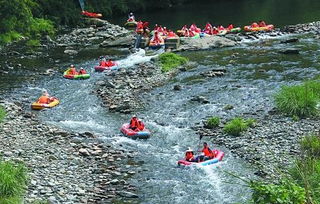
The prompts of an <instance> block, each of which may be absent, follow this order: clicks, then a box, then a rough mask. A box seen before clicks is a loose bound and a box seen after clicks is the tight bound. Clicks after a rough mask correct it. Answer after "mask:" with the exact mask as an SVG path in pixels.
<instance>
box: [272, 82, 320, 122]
mask: <svg viewBox="0 0 320 204" xmlns="http://www.w3.org/2000/svg"><path fill="white" fill-rule="evenodd" d="M319 102H320V82H319V81H307V82H305V83H303V84H301V85H296V86H284V87H282V88H281V90H280V91H279V92H278V93H277V94H276V95H275V103H276V107H277V109H278V110H279V111H280V112H282V113H284V114H286V115H289V116H293V117H299V118H304V117H310V116H318V115H319V110H318V107H317V106H318V104H319Z"/></svg>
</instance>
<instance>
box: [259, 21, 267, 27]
mask: <svg viewBox="0 0 320 204" xmlns="http://www.w3.org/2000/svg"><path fill="white" fill-rule="evenodd" d="M266 26H267V25H266V23H265V22H264V21H261V22H260V23H259V27H266Z"/></svg>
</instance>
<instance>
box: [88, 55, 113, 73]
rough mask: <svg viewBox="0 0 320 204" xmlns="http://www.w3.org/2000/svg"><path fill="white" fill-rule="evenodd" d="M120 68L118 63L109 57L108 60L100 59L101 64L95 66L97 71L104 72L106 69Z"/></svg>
mask: <svg viewBox="0 0 320 204" xmlns="http://www.w3.org/2000/svg"><path fill="white" fill-rule="evenodd" d="M117 68H118V64H117V63H116V62H114V61H112V60H111V59H109V60H108V61H107V60H106V59H105V58H103V59H101V60H100V62H99V65H97V66H95V67H94V70H95V71H96V72H103V71H105V70H115V69H117Z"/></svg>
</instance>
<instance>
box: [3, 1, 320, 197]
mask: <svg viewBox="0 0 320 204" xmlns="http://www.w3.org/2000/svg"><path fill="white" fill-rule="evenodd" d="M217 2H218V3H215V5H214V6H215V7H214V8H215V9H216V10H221V9H219V8H220V7H221V6H222V5H220V4H222V3H221V2H220V1H217ZM219 2H220V3H219ZM232 2H233V3H235V4H237V5H238V4H239V5H238V6H236V7H237V8H239V12H240V11H241V12H242V13H245V14H246V15H245V17H242V18H241V20H239V19H238V21H239V22H238V21H236V22H235V24H236V23H239V24H243V23H245V22H247V21H251V20H252V19H253V16H252V15H253V14H256V16H255V18H258V14H257V13H258V11H255V8H257V7H259V5H257V3H255V4H253V6H252V7H254V8H252V11H254V12H253V14H251V15H249V12H244V10H243V9H245V10H247V11H250V9H249V8H243V7H240V2H242V1H236V0H233V1H228V2H227V3H226V4H228V5H229V4H230V6H229V7H234V6H235V4H232ZM237 2H238V3H237ZM255 2H259V3H260V5H261V7H262V6H263V5H264V6H266V5H268V3H267V2H268V1H261V2H260V1H255ZM269 2H270V1H269ZM281 2H283V1H281ZM286 2H287V3H288V1H286ZM299 2H301V1H299ZM299 2H296V4H293V5H298V4H300V3H299ZM307 2H308V5H309V6H310V7H312V8H313V9H315V10H318V9H317V8H318V4H315V2H316V1H312V0H309V1H307ZM219 5H220V6H219ZM254 5H255V6H254ZM312 5H314V6H312ZM193 6H195V4H193ZM197 6H199V7H201V5H197ZM304 6H305V4H304ZM189 7H190V6H187V7H186V8H185V7H184V8H185V9H191V8H192V7H190V8H189ZM224 7H225V4H224ZM282 7H285V6H282ZM296 7H298V6H294V7H293V8H296ZM221 8H222V7H221ZM197 9H200V10H201V9H202V10H203V11H205V12H204V13H203V15H201V16H202V17H201V19H197V18H192V19H193V20H192V21H195V22H198V23H202V24H204V23H205V21H207V20H204V19H208V18H211V17H212V18H213V17H215V19H219V20H218V22H219V23H221V24H227V23H229V22H231V20H233V19H234V18H233V19H229V18H228V16H229V15H225V16H227V17H226V18H220V17H219V16H218V15H217V16H215V15H216V14H214V12H209V11H210V9H204V8H197ZM313 9H311V10H310V12H309V15H310V16H311V15H312V12H313ZM176 11H177V15H178V14H179V13H181V12H180V11H181V10H179V9H178V10H177V9H176ZM178 11H179V12H178ZM233 11H235V10H233ZM272 11H273V10H272ZM285 11H286V10H285ZM297 11H298V9H297ZM184 12H185V11H184ZM270 12H271V11H270ZM286 12H287V11H286ZM286 12H282V13H286ZM227 13H228V10H227V11H226V14H227ZM271 13H272V12H271ZM274 13H277V15H271V14H264V16H262V17H263V19H266V20H267V21H268V20H270V21H271V20H273V19H275V18H277V16H279V15H282V14H281V12H276V11H274ZM310 13H311V14H310ZM143 15H146V16H145V18H147V16H148V14H143ZM159 15H160V14H159ZM233 15H235V14H233ZM299 15H300V13H299V12H298V13H297V15H295V18H292V19H291V21H290V20H288V19H287V18H288V16H287V17H286V18H282V20H278V23H279V24H280V25H284V24H287V23H289V24H294V23H300V22H305V21H312V20H316V19H314V17H310V16H309V15H306V16H304V17H303V18H302V17H299ZM178 16H179V15H178ZM183 16H184V17H183ZM183 16H181V19H183V20H186V19H188V18H185V16H186V15H183ZM284 16H286V15H284ZM150 18H151V19H150ZM167 18H168V15H165V12H164V14H161V15H160V17H159V18H157V20H159V21H160V23H162V24H165V22H169V26H172V27H173V28H178V27H179V26H180V24H179V23H177V22H176V21H168V20H166V19H167ZM148 19H150V21H152V17H150V15H149V16H148ZM179 19H180V17H179ZM222 19H223V20H222ZM259 19H261V17H259ZM236 20H237V18H236ZM181 21H182V20H181ZM172 22H175V23H172ZM232 22H233V21H232ZM119 23H120V22H119ZM170 23H172V24H170ZM185 23H189V24H190V23H192V22H191V17H190V20H189V21H188V22H185ZM183 24H184V23H183ZM285 37H288V36H284V37H283V38H285ZM295 37H298V38H299V39H300V40H299V42H298V43H296V44H289V45H288V44H280V43H279V42H280V40H281V39H267V40H264V41H263V42H261V41H257V42H249V43H244V44H242V45H239V46H237V47H233V48H224V49H216V50H210V51H199V52H185V53H182V55H184V56H187V57H188V58H189V59H190V61H194V62H197V64H198V65H197V67H196V68H194V69H191V70H188V71H186V72H182V73H180V74H178V75H177V76H176V77H175V78H174V79H173V80H172V81H170V83H168V84H167V85H164V86H162V87H159V88H156V89H154V90H152V91H151V92H148V93H145V94H143V95H142V96H141V100H143V101H144V102H145V103H146V105H145V107H144V108H143V109H141V110H139V112H137V115H138V116H139V117H140V118H142V119H143V121H144V122H145V123H146V125H147V127H148V128H149V129H151V130H152V134H153V135H152V137H151V138H150V139H148V140H131V139H129V138H126V137H123V136H122V135H120V133H119V128H120V126H121V125H122V124H123V123H125V122H128V121H129V119H130V117H131V115H124V114H118V113H110V112H108V111H107V110H106V109H105V108H103V107H102V106H101V101H100V99H99V98H97V97H96V96H95V95H94V94H93V93H92V91H93V89H94V86H95V85H94V83H95V82H97V81H99V80H100V79H102V78H104V77H105V76H104V74H103V73H95V72H94V70H93V67H94V65H95V64H96V63H97V60H96V58H97V56H99V55H102V54H103V55H109V56H114V57H115V58H117V59H119V60H120V62H121V64H122V65H123V67H124V68H126V69H134V68H135V66H133V65H134V64H135V63H140V62H145V61H149V60H150V58H151V57H148V56H144V55H143V54H142V53H140V54H141V55H140V54H137V55H134V56H132V55H129V56H127V54H128V53H127V52H126V51H122V50H112V49H104V50H99V51H94V52H93V51H90V50H89V51H87V52H84V53H80V54H79V55H78V56H77V58H75V59H72V63H74V64H75V65H76V66H77V67H80V66H83V67H85V68H86V69H87V70H89V72H90V73H91V78H90V79H88V80H81V81H73V80H67V79H64V78H62V72H63V71H64V70H65V69H66V68H67V66H68V64H69V63H70V61H68V60H69V59H68V58H65V57H64V56H63V54H56V53H62V52H58V51H57V50H55V51H52V52H49V56H48V57H42V58H33V59H15V63H16V64H17V63H21V64H22V65H23V67H25V68H24V69H23V70H21V69H16V68H15V67H8V68H7V69H6V71H7V72H8V73H0V80H1V81H0V89H1V90H0V92H1V94H2V96H8V97H13V98H15V99H17V100H20V101H22V102H23V104H25V105H26V106H25V108H29V105H30V103H31V102H33V101H35V100H36V99H37V97H38V96H39V94H40V93H41V91H42V90H43V89H47V90H48V91H49V93H51V94H52V95H54V96H56V97H58V98H59V99H60V100H61V104H60V105H59V106H57V107H55V108H53V109H50V110H47V111H41V112H39V113H38V115H39V117H40V118H42V119H43V120H44V121H45V122H48V123H51V124H54V125H57V126H60V127H62V128H65V129H68V130H73V131H78V132H85V131H89V132H93V133H95V134H97V135H99V136H100V137H101V138H103V139H104V140H105V142H107V143H112V144H113V145H114V146H115V147H117V146H119V148H126V149H129V150H134V151H137V152H138V154H137V155H136V160H137V161H139V163H140V164H141V165H140V167H139V168H137V169H134V170H136V172H137V174H136V175H135V176H133V177H132V178H131V179H130V180H129V182H131V183H132V184H134V185H136V186H137V187H138V189H139V192H138V194H139V202H141V203H245V202H247V201H248V199H250V195H251V194H250V190H249V189H248V188H247V187H245V186H243V183H241V182H240V181H239V180H238V179H236V178H234V177H232V176H230V175H229V174H227V173H226V172H234V173H236V174H237V175H242V176H246V177H250V178H252V177H253V176H254V172H255V170H254V169H253V167H251V166H250V165H248V164H247V163H246V162H244V161H243V160H242V159H240V158H235V157H234V156H233V155H232V153H231V152H230V151H229V150H228V149H226V148H224V147H223V146H216V145H215V144H211V143H210V140H209V139H207V138H203V139H202V141H201V142H203V141H207V142H209V144H210V145H211V146H212V147H214V148H218V149H221V150H223V151H224V152H225V153H226V156H225V158H224V160H223V162H221V163H219V164H217V165H214V166H211V167H205V168H191V169H190V168H180V167H177V165H176V162H177V160H178V159H180V158H181V157H183V154H184V151H185V150H186V149H187V148H188V147H191V148H193V149H195V150H196V149H198V148H199V137H198V136H197V135H196V133H195V131H194V130H193V129H192V127H194V126H195V125H197V124H199V123H200V122H201V121H202V120H204V119H205V118H207V117H209V116H213V115H214V116H219V117H221V118H232V117H235V116H243V115H246V114H250V113H259V114H262V115H263V114H265V113H267V112H268V111H269V110H270V109H271V108H272V107H273V106H274V105H273V101H272V95H273V94H274V93H275V92H276V91H277V90H278V89H279V87H280V86H282V85H287V84H296V83H299V82H301V81H303V80H307V79H312V78H315V77H316V76H317V75H319V74H320V65H319V58H318V56H319V54H320V53H319V52H320V43H319V41H318V40H316V39H314V38H313V37H312V36H308V35H299V36H295ZM288 47H294V48H298V49H300V50H301V52H300V54H299V55H283V54H279V53H278V51H279V50H282V49H285V48H288ZM57 59H59V61H57ZM1 60H3V61H4V60H7V59H5V58H1ZM52 66H54V67H52ZM48 68H55V69H57V70H59V72H57V73H54V74H53V75H50V76H46V75H40V76H38V75H37V74H36V73H38V72H41V73H43V72H44V70H46V69H48ZM213 68H215V69H216V68H222V69H226V70H227V73H226V74H225V76H223V77H221V78H205V77H203V76H202V75H201V73H202V72H205V71H209V70H211V69H213ZM176 84H179V85H182V90H181V91H174V90H173V88H172V87H173V86H174V85H176ZM199 95H200V96H204V97H205V98H207V99H208V100H209V101H210V103H209V104H200V103H197V102H194V101H192V100H191V99H192V98H193V97H195V96H199ZM228 104H231V105H233V106H234V107H235V109H233V110H232V111H225V110H224V108H223V107H224V106H226V105H228ZM238 183H240V184H238Z"/></svg>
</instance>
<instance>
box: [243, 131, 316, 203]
mask: <svg viewBox="0 0 320 204" xmlns="http://www.w3.org/2000/svg"><path fill="white" fill-rule="evenodd" d="M300 148H301V155H300V156H299V157H298V158H297V159H296V162H295V164H294V165H293V166H292V167H291V168H290V169H289V171H288V172H287V173H284V174H283V173H280V172H281V171H280V170H279V174H280V175H281V179H280V181H279V182H276V183H268V182H264V181H253V180H250V181H249V180H245V182H246V183H247V184H248V185H249V187H250V188H251V189H252V190H253V194H252V199H253V202H254V203H258V204H260V203H261V204H264V203H274V204H281V203H292V204H301V203H310V204H316V203H319V202H320V193H319V182H320V137H319V135H318V134H314V135H310V136H305V137H304V138H303V139H302V140H301V141H300Z"/></svg>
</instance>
